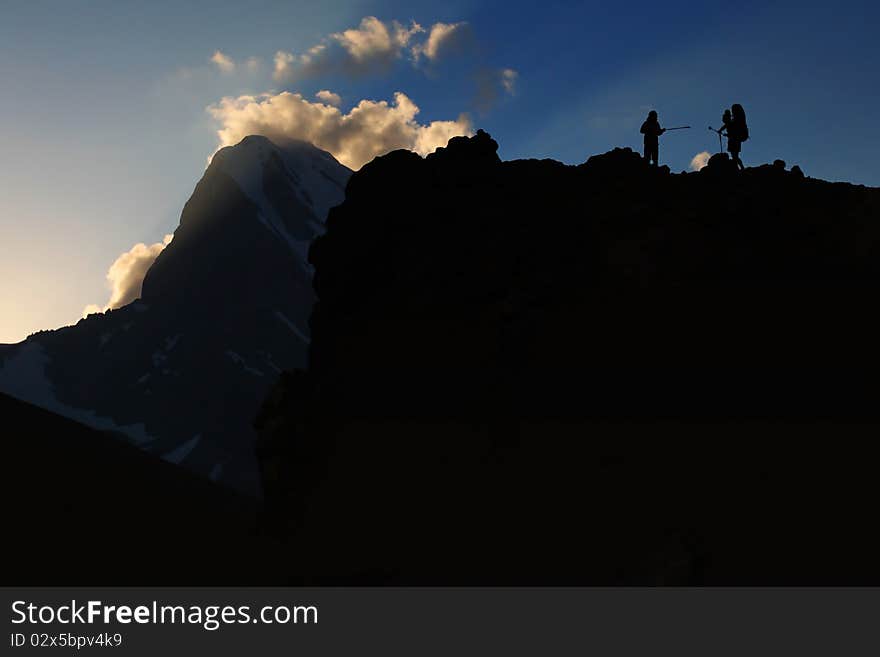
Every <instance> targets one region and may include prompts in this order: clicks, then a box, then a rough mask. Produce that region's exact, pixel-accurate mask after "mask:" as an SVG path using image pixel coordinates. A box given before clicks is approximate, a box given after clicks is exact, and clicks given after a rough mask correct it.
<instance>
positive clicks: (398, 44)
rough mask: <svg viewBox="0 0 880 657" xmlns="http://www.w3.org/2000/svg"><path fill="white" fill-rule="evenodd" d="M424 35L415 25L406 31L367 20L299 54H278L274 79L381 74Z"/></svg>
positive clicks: (375, 20)
mask: <svg viewBox="0 0 880 657" xmlns="http://www.w3.org/2000/svg"><path fill="white" fill-rule="evenodd" d="M424 31H425V30H424V29H423V28H422V26H421V25H419V24H418V23H416V22H415V21H413V22H412V23H410V25H409V27H406V26H405V25H403V24H401V23H398V22H397V21H391V22H390V23H385V22H383V21H380V20H379V19H378V18H376V17H375V16H366V17H365V18H363V19H362V20H361V22H360V24H359V25H358V26H357V27H353V28H350V29H347V30H343V31H342V32H335V33H333V34H331V35H329V36H328V37H326V38H325V39H323V40H322V41H321V42H320V43H318V44H316V45H314V46H312V47H311V48H309V49H308V50H307V51H306V52H304V53H302V54H299V55H294V54H293V53H289V52H284V51H278V53H277V54H276V55H275V73H274V78H275V80H276V81H277V82H283V83H290V82H293V81H295V80H296V79H300V78H316V77H320V76H323V75H346V76H349V77H360V76H362V75H366V74H370V73H382V72H384V71H387V70H388V69H389V68H390V67H391V65H392V64H393V63H394V62H395V61H397V60H398V59H400V58H401V57H402V56H403V54H404V53H405V52H407V50H408V48H409V47H410V43H411V42H412V40H413V37H414V36H415V35H417V34H419V33H421V32H424Z"/></svg>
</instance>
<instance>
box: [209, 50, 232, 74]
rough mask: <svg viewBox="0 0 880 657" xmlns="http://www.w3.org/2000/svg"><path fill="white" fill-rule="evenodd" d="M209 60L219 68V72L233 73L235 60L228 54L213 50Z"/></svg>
mask: <svg viewBox="0 0 880 657" xmlns="http://www.w3.org/2000/svg"><path fill="white" fill-rule="evenodd" d="M211 61H212V62H213V63H214V64H215V65H216V66H217V68H218V69H220V72H221V73H234V72H235V62H234V61H233V60H232V58H231V57H229V56H228V55H224V54H223V53H222V52H220V51H219V50H217V51H215V52H214V54H213V55H211Z"/></svg>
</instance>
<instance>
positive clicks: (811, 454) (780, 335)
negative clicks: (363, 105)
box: [257, 132, 880, 584]
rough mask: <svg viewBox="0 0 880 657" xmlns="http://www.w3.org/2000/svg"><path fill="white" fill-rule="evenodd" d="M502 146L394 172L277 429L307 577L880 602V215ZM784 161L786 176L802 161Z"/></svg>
mask: <svg viewBox="0 0 880 657" xmlns="http://www.w3.org/2000/svg"><path fill="white" fill-rule="evenodd" d="M496 149H497V144H495V142H494V141H493V140H492V139H491V138H490V137H489V136H488V135H486V134H485V133H482V132H481V133H478V135H477V136H475V137H473V138H471V139H468V138H455V139H453V140H451V141H450V143H449V145H448V147H447V148H446V149H441V150H439V151H438V152H437V153H435V154H433V155H430V156H428V157H427V158H425V159H422V158H420V157H418V156H417V155H415V154H413V153H409V152H405V151H397V152H394V153H391V154H389V155H386V156H384V157H380V158H377V159H376V160H374V161H373V162H371V163H370V164H368V165H366V166H365V167H363V168H362V169H361V170H360V171H359V172H357V173H356V174H354V175H353V176H352V178H351V179H350V181H349V183H348V187H347V191H346V200H345V202H344V203H343V204H342V205H340V206H338V207H336V208H334V209H333V210H332V211H331V213H330V216H329V219H328V224H327V225H328V231H327V233H326V234H325V235H323V236H322V237H320V238H318V239H317V240H316V241H315V242H314V244H313V246H312V249H311V252H310V261H311V262H312V263H313V264H314V265H315V268H316V273H315V278H314V284H315V289H316V292H317V295H318V297H319V299H320V301H319V302H318V303H317V305H316V307H315V311H314V313H313V316H312V320H311V326H312V336H313V341H312V345H311V349H310V366H309V368H308V369H307V370H306V371H302V372H292V373H289V374H285V375H283V376H282V378H281V381H280V382H279V384H278V385H276V387H275V389H274V390H273V392H272V394H271V395H270V397H269V398H268V399H267V401H266V403H265V405H264V408H263V411H262V412H261V415H260V417H259V418H258V421H257V424H258V427H259V428H260V429H261V436H260V454H261V462H262V465H263V472H264V481H265V484H266V488H267V492H268V500H269V502H270V503H271V505H272V507H273V509H274V513H275V517H276V522H277V523H278V524H279V525H280V526H284V527H286V528H287V531H288V532H289V535H290V537H291V544H292V545H296V546H305V548H304V549H307V550H309V551H310V553H312V558H309V559H305V560H304V562H305V563H309V564H312V567H313V568H315V569H316V570H318V571H320V572H322V573H324V574H325V575H327V574H332V575H335V576H338V577H340V578H342V579H343V580H346V579H348V580H353V579H359V581H385V582H392V581H393V582H403V583H471V584H475V583H489V582H494V583H506V584H512V583H538V582H541V583H548V582H552V583H561V584H562V583H575V582H590V583H614V582H617V583H620V582H629V583H653V582H673V583H684V582H690V583H696V582H716V583H719V582H724V583H783V582H787V583H830V582H849V583H863V582H868V581H871V582H877V581H880V577H878V575H880V568H878V566H877V563H876V559H875V557H874V555H875V554H876V552H877V549H878V548H880V541H878V536H877V531H876V528H875V523H874V522H873V521H872V520H871V517H872V516H873V513H874V511H873V507H874V500H875V499H876V495H877V484H876V479H875V472H874V471H875V469H876V468H875V465H874V464H875V463H876V461H875V460H874V458H873V457H874V455H875V450H874V447H873V436H874V435H875V434H876V430H877V428H878V426H880V405H878V400H880V385H878V383H877V378H876V371H877V369H876V368H877V364H878V363H877V361H878V343H877V339H876V336H877V335H878V329H880V325H878V324H880V320H878V319H877V318H876V316H875V315H876V313H875V312H874V309H873V302H874V298H875V297H876V294H877V291H878V286H880V257H878V256H880V223H878V219H880V191H878V190H875V189H867V188H863V187H855V186H852V185H846V184H829V183H825V182H822V181H818V180H812V179H809V178H805V177H804V176H803V174H801V173H800V170H799V169H798V170H793V171H791V172H790V171H786V170H785V168H784V165H783V166H764V167H758V168H754V169H750V170H747V171H746V172H745V173H744V174H742V175H736V174H735V172H733V171H731V170H730V168H729V167H728V166H727V164H728V163H727V162H726V161H725V160H724V159H720V158H715V159H714V160H713V162H712V164H711V165H710V166H709V167H707V168H706V169H704V170H703V171H702V172H700V173H691V174H683V175H671V174H669V172H668V170H665V169H659V170H658V169H651V168H649V167H648V166H646V164H645V163H644V161H643V160H642V159H641V158H640V157H639V156H638V155H637V154H634V153H632V152H631V151H629V150H628V149H627V150H615V151H613V152H610V153H606V154H605V155H601V156H596V157H593V158H590V160H589V161H588V162H587V163H585V164H583V165H580V166H576V167H575V166H565V165H562V164H560V163H558V162H553V161H548V160H545V161H535V160H528V161H514V162H501V161H500V160H499V159H498V157H497V155H496ZM780 164H781V163H780Z"/></svg>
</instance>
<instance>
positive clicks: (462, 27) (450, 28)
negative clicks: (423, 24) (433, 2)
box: [412, 22, 472, 61]
mask: <svg viewBox="0 0 880 657" xmlns="http://www.w3.org/2000/svg"><path fill="white" fill-rule="evenodd" d="M471 38H472V33H471V29H470V25H468V24H467V23H465V22H461V23H434V24H433V25H432V26H431V30H430V31H429V33H428V38H427V40H425V42H424V43H420V44H416V45H414V46H413V47H412V53H413V57H414V58H415V59H416V60H418V59H419V57H421V56H424V57H425V58H426V59H428V60H430V61H436V60H438V59H441V58H442V57H445V56H447V55H450V54H453V53H457V52H461V51H462V50H464V49H466V48H467V47H468V46H469V45H470V42H471Z"/></svg>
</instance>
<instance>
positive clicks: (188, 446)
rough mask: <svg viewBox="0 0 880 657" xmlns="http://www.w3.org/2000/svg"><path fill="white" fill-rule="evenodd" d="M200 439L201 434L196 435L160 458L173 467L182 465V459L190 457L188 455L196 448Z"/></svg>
mask: <svg viewBox="0 0 880 657" xmlns="http://www.w3.org/2000/svg"><path fill="white" fill-rule="evenodd" d="M201 439H202V434H200V433H197V434H196V435H195V436H193V437H192V438H190V439H189V440H187V441H186V442H185V443H183V444H182V445H178V446H177V447H175V448H174V449H173V450H171V451H170V452H168V453H166V454H163V455H162V458H163V459H165V460H166V461H168V462H169V463H173V464H174V465H180V464H181V463H183V461H184V459H186V457H187V456H189V455H190V453H191V452H192V451H193V450H194V449H195V448H196V445H198V444H199V441H200V440H201Z"/></svg>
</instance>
